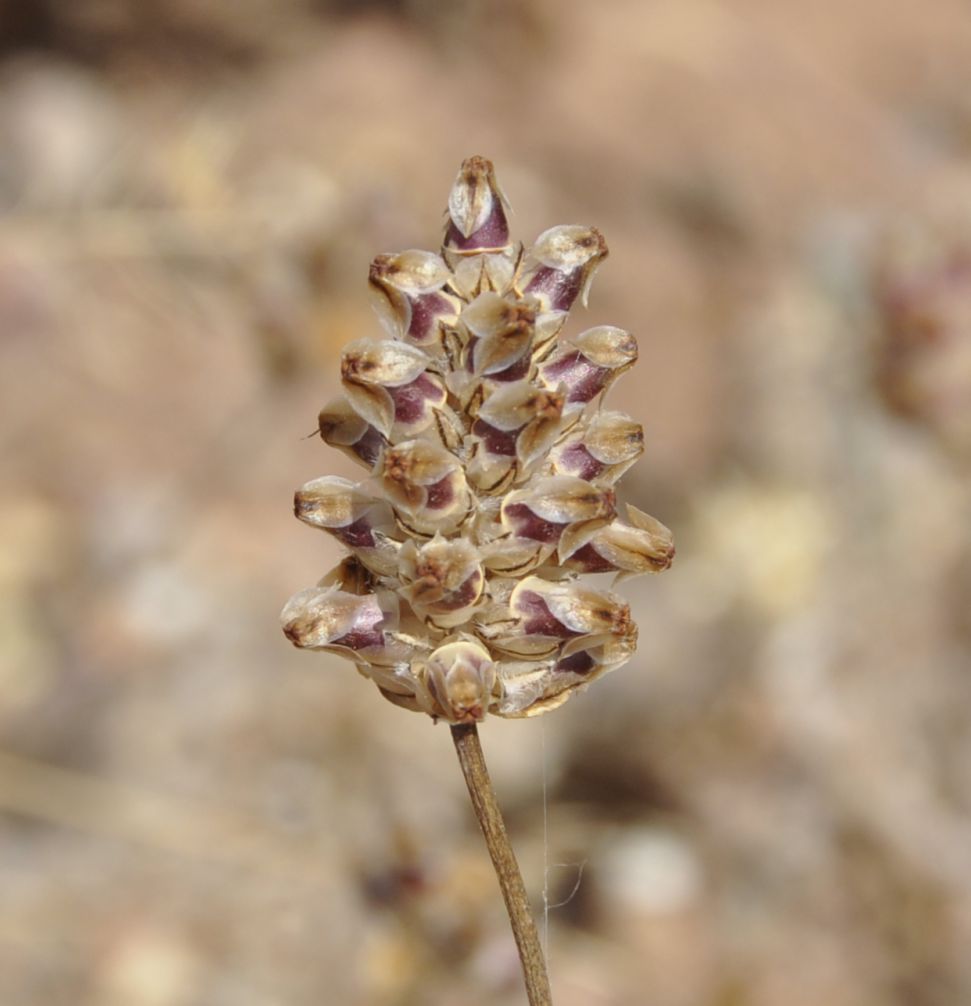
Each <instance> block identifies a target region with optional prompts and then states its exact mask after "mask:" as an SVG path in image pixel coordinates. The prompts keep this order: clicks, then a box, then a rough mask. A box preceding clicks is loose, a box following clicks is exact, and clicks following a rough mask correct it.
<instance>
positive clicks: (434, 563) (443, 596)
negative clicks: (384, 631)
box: [399, 535, 485, 629]
mask: <svg viewBox="0 0 971 1006" xmlns="http://www.w3.org/2000/svg"><path fill="white" fill-rule="evenodd" d="M399 572H400V576H401V579H402V580H403V581H404V583H405V587H404V588H403V590H402V591H401V593H402V596H403V597H405V598H406V599H407V600H408V602H409V603H410V604H411V606H412V608H413V609H414V610H415V612H416V614H419V615H424V616H426V617H427V618H428V619H429V620H430V621H432V622H433V623H434V624H435V625H437V626H439V627H440V628H443V629H447V628H451V627H453V626H456V625H461V624H463V623H464V622H467V621H468V620H469V618H470V617H471V615H472V612H473V610H474V608H475V607H476V604H477V602H478V600H479V598H480V597H481V596H482V589H483V587H484V585H485V574H484V572H483V569H482V563H481V562H480V558H479V552H478V549H476V547H475V546H474V545H473V544H472V543H471V542H468V541H465V540H463V539H461V538H458V539H452V540H448V539H445V538H442V537H441V536H440V535H436V536H435V537H434V538H433V539H432V540H431V541H429V542H426V543H425V544H424V545H422V546H420V547H419V546H417V545H415V543H414V542H408V543H406V544H405V545H404V546H403V547H402V549H401V553H400V555H399Z"/></svg>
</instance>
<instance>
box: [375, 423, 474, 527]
mask: <svg viewBox="0 0 971 1006" xmlns="http://www.w3.org/2000/svg"><path fill="white" fill-rule="evenodd" d="M381 485H382V487H383V488H384V492H385V494H386V496H387V498H388V501H389V502H390V503H391V505H392V506H393V507H394V509H395V513H396V514H397V516H398V519H399V522H401V523H402V524H403V525H404V526H405V527H406V528H409V529H411V530H412V531H413V532H417V533H418V534H419V535H424V534H429V535H431V534H434V532H435V531H442V532H445V531H451V530H454V529H455V528H456V527H457V526H458V525H459V524H461V523H462V521H463V520H465V518H466V517H467V516H468V513H469V494H468V488H467V486H466V482H465V475H464V474H463V472H462V466H461V464H460V462H459V460H458V458H456V457H455V455H454V454H452V452H451V451H449V450H447V449H446V448H445V447H442V446H441V445H440V444H435V443H432V442H430V441H427V440H409V441H407V442H405V443H403V444H397V445H396V446H394V447H390V448H388V450H387V451H385V453H384V457H383V459H382V464H381Z"/></svg>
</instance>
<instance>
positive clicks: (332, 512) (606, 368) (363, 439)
mask: <svg viewBox="0 0 971 1006" xmlns="http://www.w3.org/2000/svg"><path fill="white" fill-rule="evenodd" d="M606 256H607V245H606V242H605V241H604V239H603V236H602V235H601V234H600V232H599V231H598V230H596V229H595V228H593V227H586V226H580V225H567V226H560V227H552V228H550V229H549V230H547V231H545V232H544V233H543V234H541V235H540V236H539V238H538V239H537V240H536V242H535V244H534V245H533V246H532V247H531V248H530V249H528V250H527V251H525V252H524V251H523V248H522V246H521V245H519V244H517V243H514V242H511V241H510V238H509V228H508V205H507V203H506V199H505V197H504V195H503V194H502V191H501V189H500V188H499V184H498V182H497V181H496V176H495V171H494V170H493V167H492V164H491V163H490V162H489V161H487V160H486V159H485V158H483V157H471V158H469V159H468V160H467V161H465V162H464V163H463V164H462V167H461V169H460V170H459V173H458V176H457V178H456V180H455V183H454V185H453V187H452V191H451V194H450V196H449V199H448V216H447V221H446V226H445V239H444V242H443V246H442V249H441V253H440V254H436V253H434V252H428V251H417V250H408V251H403V252H399V253H397V254H389V255H379V256H377V258H375V260H374V262H373V263H372V265H371V270H370V275H369V286H370V290H371V295H372V299H373V302H374V305H375V308H376V310H377V313H378V315H379V317H380V319H381V322H382V324H383V326H384V329H385V331H386V333H387V336H388V338H385V339H383V340H366V339H362V340H358V341H356V342H354V343H352V344H351V345H349V346H347V347H346V349H345V350H344V353H343V355H342V358H341V378H342V384H343V388H344V394H345V398H344V399H341V400H339V401H337V402H333V403H331V404H329V405H327V406H325V408H324V409H322V410H321V412H320V416H319V427H320V435H321V437H322V439H323V440H324V441H325V442H326V443H328V444H330V445H331V446H334V447H337V448H338V449H340V450H342V451H343V452H344V453H345V454H347V455H348V456H349V457H351V458H353V459H354V460H355V461H357V462H358V463H360V464H361V465H362V466H363V467H364V469H365V470H366V472H367V473H368V474H367V476H366V477H365V479H364V481H362V482H361V483H360V484H355V483H353V482H350V481H348V480H347V479H342V478H338V477H336V476H324V477H322V478H318V479H314V480H313V481H311V482H308V483H307V484H306V485H305V486H303V487H302V488H301V489H300V490H299V491H298V492H297V494H296V497H295V501H294V509H295V512H296V514H297V516H298V517H299V518H300V519H301V520H303V521H304V522H306V523H308V524H311V525H313V526H314V527H318V528H321V529H322V530H324V531H326V532H327V533H329V534H331V535H333V536H334V537H335V538H337V540H338V541H340V542H341V543H342V544H343V545H344V546H345V547H346V548H347V549H348V551H349V553H350V554H349V555H348V557H347V558H346V559H345V560H344V561H343V562H342V563H341V564H340V565H339V566H338V567H337V568H336V569H335V570H333V571H332V572H331V573H330V574H328V575H327V576H326V577H325V578H324V579H323V580H322V581H321V585H320V586H318V587H313V588H309V589H308V590H303V591H301V592H300V593H298V594H296V595H295V596H294V597H293V598H291V600H290V601H289V602H287V605H286V606H285V608H284V609H283V614H282V620H283V627H284V632H285V633H286V635H287V637H288V638H289V639H290V640H291V641H292V642H293V643H294V644H295V645H296V646H299V647H303V648H306V649H320V650H326V651H328V652H332V653H337V654H340V655H341V656H344V657H347V658H349V659H350V660H352V661H353V662H354V663H355V665H356V666H357V667H358V669H359V670H360V671H361V672H362V673H363V674H365V675H366V676H368V677H370V678H371V679H372V680H373V681H374V682H375V684H376V685H377V686H378V688H379V689H380V691H381V693H382V694H383V695H384V696H385V697H386V698H387V699H389V701H391V702H393V703H395V704H396V705H399V706H402V707H404V708H406V709H411V710H415V711H419V712H425V713H427V714H428V715H430V716H432V717H435V718H442V719H445V720H448V721H449V722H452V723H470V722H476V721H478V720H481V719H483V718H484V717H485V716H486V715H487V714H488V713H490V712H491V713H494V714H496V715H499V716H508V717H519V716H535V715H538V714H540V713H543V712H547V711H548V710H550V709H554V708H556V707H557V706H559V705H561V704H562V703H563V702H564V701H566V699H568V698H569V697H570V695H572V694H573V693H574V692H576V691H579V690H582V689H583V688H585V687H586V686H587V685H588V684H589V683H590V682H591V681H593V680H594V679H595V678H597V677H599V676H600V675H602V674H605V673H607V672H608V671H611V670H614V669H615V668H617V667H619V666H620V665H621V664H623V663H625V662H626V661H627V660H629V659H630V657H631V655H632V654H633V652H634V649H635V646H636V642H637V627H636V625H635V624H634V623H633V621H632V620H631V615H630V608H629V607H628V605H627V604H626V602H625V601H624V600H623V599H622V598H621V597H619V596H618V595H617V594H614V593H612V592H610V591H604V590H599V589H594V588H592V587H590V586H588V585H586V584H585V583H584V582H583V581H582V580H580V579H579V577H580V575H581V574H584V573H605V572H610V573H614V574H616V579H617V580H619V579H623V578H625V577H628V576H633V575H637V574H639V573H645V572H658V571H660V570H663V569H666V568H667V567H668V566H669V565H670V564H671V560H672V558H673V556H674V545H673V542H672V539H671V533H670V531H668V529H667V528H665V527H664V525H663V524H661V523H660V522H659V521H657V520H655V519H654V518H653V517H650V516H648V515H647V514H645V513H643V512H642V511H640V510H638V509H636V508H635V507H630V506H629V507H628V508H627V517H626V520H625V519H622V518H620V517H618V515H617V505H616V497H615V492H614V485H615V484H616V482H617V480H618V479H619V478H620V477H621V475H623V473H624V472H625V471H626V470H627V469H628V468H629V467H630V466H631V465H632V464H633V463H634V462H635V461H636V460H637V458H638V457H640V455H641V453H642V452H643V449H644V435H643V431H642V429H641V427H640V426H639V425H638V424H637V423H636V422H635V421H634V420H633V419H631V418H630V417H629V416H626V415H624V414H623V413H620V412H613V411H609V410H605V409H603V407H602V403H603V399H604V396H605V394H606V392H607V391H608V389H609V388H610V386H611V384H612V383H613V382H614V381H615V380H616V379H617V378H618V377H619V376H621V375H622V374H623V373H624V372H625V371H627V370H628V369H629V368H630V367H632V366H633V365H634V363H635V362H636V360H637V344H636V342H635V340H634V337H633V336H632V335H631V334H630V333H629V332H625V331H624V330H622V329H619V328H615V327H613V326H610V325H601V326H597V327H595V328H590V329H587V330H586V331H582V332H580V333H579V334H576V335H572V336H570V335H565V334H563V333H562V331H561V330H562V329H563V327H564V325H565V323H566V321H567V318H568V315H569V312H570V310H571V308H572V307H573V305H574V303H575V302H576V301H578V300H580V301H581V302H583V303H584V304H585V303H586V297H587V293H588V291H589V288H590V283H591V281H592V279H593V275H594V273H595V272H596V270H597V268H598V267H599V265H600V264H601V263H602V262H603V260H604V259H605V258H606Z"/></svg>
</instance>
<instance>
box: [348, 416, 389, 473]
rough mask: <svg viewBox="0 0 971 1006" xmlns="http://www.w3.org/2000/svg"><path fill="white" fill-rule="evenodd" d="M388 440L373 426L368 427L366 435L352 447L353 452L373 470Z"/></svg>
mask: <svg viewBox="0 0 971 1006" xmlns="http://www.w3.org/2000/svg"><path fill="white" fill-rule="evenodd" d="M385 444H387V440H385V439H384V437H383V436H382V435H381V432H380V431H379V430H376V429H375V428H374V427H373V426H368V428H367V430H366V431H365V432H364V435H363V436H362V437H361V438H360V439H359V440H357V441H356V442H355V443H354V444H352V445H351V450H352V451H353V452H354V453H355V454H356V455H357V456H358V457H359V458H360V459H361V460H362V461H363V462H364V463H365V464H366V465H368V467H370V468H373V467H374V465H375V463H376V462H377V460H378V458H379V457H380V456H381V452H382V451H383V450H384V447H385Z"/></svg>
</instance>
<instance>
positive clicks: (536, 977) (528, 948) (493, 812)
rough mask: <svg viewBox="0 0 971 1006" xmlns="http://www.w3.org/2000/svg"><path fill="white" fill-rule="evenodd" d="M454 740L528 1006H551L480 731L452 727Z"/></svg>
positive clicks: (468, 726) (469, 725) (536, 938)
mask: <svg viewBox="0 0 971 1006" xmlns="http://www.w3.org/2000/svg"><path fill="white" fill-rule="evenodd" d="M452 740H453V741H454V742H455V750H456V753H457V754H458V756H459V764H460V765H461V766H462V774H463V775H464V776H465V784H466V785H467V786H468V788H469V796H470V797H471V798H472V807H473V808H474V810H475V816H476V818H477V819H478V821H479V826H480V827H481V828H482V834H483V835H484V836H485V840H486V846H487V847H488V849H489V855H490V856H491V857H492V865H493V866H494V867H495V870H496V876H497V877H498V879H499V887H500V889H501V890H502V897H503V900H504V901H505V902H506V911H507V912H508V913H509V922H510V924H511V925H512V932H513V936H514V937H515V939H516V946H517V948H518V949H519V959H520V961H522V965H523V977H524V978H525V980H526V994H527V996H528V997H529V1003H530V1006H552V1004H553V997H552V994H551V993H550V980H549V978H548V977H547V974H546V961H545V960H544V959H543V950H542V947H541V946H540V942H539V933H538V932H537V930H536V922H535V921H534V920H533V913H532V911H531V910H530V907H529V899H528V898H527V896H526V887H525V885H524V884H523V876H522V874H521V873H520V872H519V864H518V863H517V862H516V855H515V853H514V852H513V850H512V845H511V844H510V842H509V835H508V834H507V833H506V825H505V823H504V821H503V819H502V813H501V812H500V810H499V804H498V803H497V802H496V794H495V792H494V791H493V789H492V780H491V779H490V778H489V770H488V768H486V762H485V756H484V755H483V753H482V745H481V744H480V743H479V731H478V730H477V729H476V725H475V724H474V723H461V724H456V725H454V726H453V727H452Z"/></svg>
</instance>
